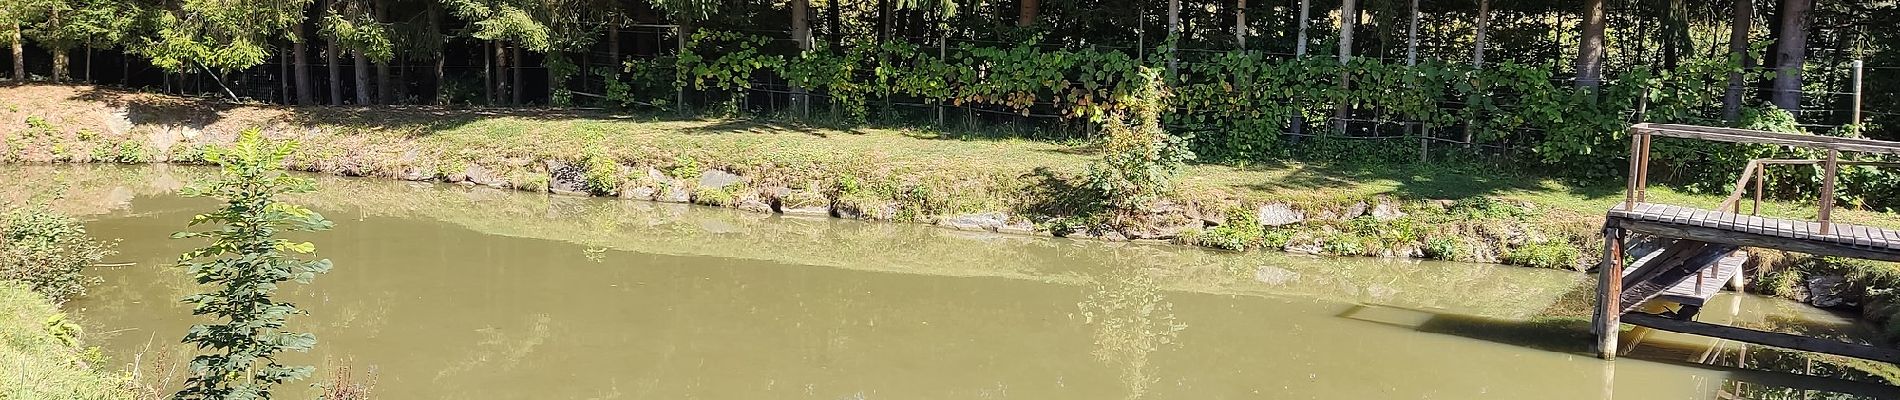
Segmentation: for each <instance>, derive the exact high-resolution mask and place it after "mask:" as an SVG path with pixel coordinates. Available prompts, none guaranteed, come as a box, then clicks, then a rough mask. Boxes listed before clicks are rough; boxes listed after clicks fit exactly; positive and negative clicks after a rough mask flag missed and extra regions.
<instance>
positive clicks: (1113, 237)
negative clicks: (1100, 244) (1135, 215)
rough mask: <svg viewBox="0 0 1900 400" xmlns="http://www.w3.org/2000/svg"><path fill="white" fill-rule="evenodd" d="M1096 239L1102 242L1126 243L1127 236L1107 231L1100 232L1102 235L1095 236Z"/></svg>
mask: <svg viewBox="0 0 1900 400" xmlns="http://www.w3.org/2000/svg"><path fill="white" fill-rule="evenodd" d="M1096 238H1097V239H1102V240H1106V241H1110V242H1126V241H1128V236H1127V235H1123V234H1122V233H1121V232H1116V231H1107V232H1102V234H1101V235H1097V236H1096Z"/></svg>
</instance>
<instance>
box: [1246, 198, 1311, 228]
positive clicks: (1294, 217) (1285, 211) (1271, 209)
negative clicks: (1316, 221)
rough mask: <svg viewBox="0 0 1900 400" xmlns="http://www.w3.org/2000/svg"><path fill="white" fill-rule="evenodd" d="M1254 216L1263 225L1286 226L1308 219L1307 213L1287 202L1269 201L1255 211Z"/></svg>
mask: <svg viewBox="0 0 1900 400" xmlns="http://www.w3.org/2000/svg"><path fill="white" fill-rule="evenodd" d="M1254 218H1255V220H1257V221H1260V225H1262V226H1270V227H1271V226H1285V225H1292V224H1297V223H1300V222H1301V221H1305V220H1306V215H1305V214H1303V213H1300V212H1299V211H1297V210H1294V209H1293V207H1291V206H1287V205H1286V203H1268V204H1265V205H1262V206H1260V209H1259V210H1258V211H1255V212H1254Z"/></svg>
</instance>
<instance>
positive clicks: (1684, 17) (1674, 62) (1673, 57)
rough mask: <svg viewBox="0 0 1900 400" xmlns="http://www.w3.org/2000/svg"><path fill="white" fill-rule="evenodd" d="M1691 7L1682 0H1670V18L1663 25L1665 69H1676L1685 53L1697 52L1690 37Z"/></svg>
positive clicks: (1668, 13)
mask: <svg viewBox="0 0 1900 400" xmlns="http://www.w3.org/2000/svg"><path fill="white" fill-rule="evenodd" d="M1688 13H1689V8H1688V6H1686V5H1684V4H1683V1H1682V0H1669V10H1668V12H1667V13H1666V15H1668V18H1665V19H1664V26H1663V41H1662V45H1663V69H1664V70H1669V71H1674V70H1676V66H1678V65H1681V64H1682V55H1683V54H1695V48H1694V46H1695V42H1694V41H1692V40H1690V37H1689V14H1688Z"/></svg>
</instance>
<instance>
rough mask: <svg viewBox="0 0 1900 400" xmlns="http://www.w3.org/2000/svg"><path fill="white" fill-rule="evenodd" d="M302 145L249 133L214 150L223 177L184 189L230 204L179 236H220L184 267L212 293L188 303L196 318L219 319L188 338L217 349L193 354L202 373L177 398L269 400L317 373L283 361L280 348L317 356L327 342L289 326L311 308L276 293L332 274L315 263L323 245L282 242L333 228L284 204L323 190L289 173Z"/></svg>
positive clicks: (194, 368) (210, 155)
mask: <svg viewBox="0 0 1900 400" xmlns="http://www.w3.org/2000/svg"><path fill="white" fill-rule="evenodd" d="M295 149H296V144H295V143H294V142H273V141H269V140H265V139H264V138H263V137H262V136H261V135H259V134H258V132H257V130H256V129H252V130H248V131H245V132H244V133H243V135H242V136H241V137H240V138H239V139H238V141H237V142H236V143H234V144H232V145H230V146H229V147H223V148H214V149H208V150H207V151H206V153H205V160H206V161H208V162H211V163H215V164H217V165H218V166H219V167H220V168H221V170H220V171H221V174H220V178H219V179H217V180H213V181H209V182H202V183H199V184H195V185H192V186H190V187H187V188H186V189H184V190H183V191H181V193H182V194H184V195H186V196H194V197H214V198H218V199H221V200H223V201H224V205H223V206H222V207H220V208H218V209H217V210H216V211H213V212H210V213H207V214H199V215H197V216H195V217H192V219H191V223H190V225H191V226H205V227H209V228H210V229H208V230H202V231H185V232H179V233H176V234H173V235H172V237H174V238H194V239H209V240H211V244H210V245H208V246H205V247H203V248H200V249H197V250H192V251H191V252H188V253H185V254H184V256H183V257H182V258H181V259H180V260H179V265H181V266H183V267H184V268H185V269H186V270H187V271H189V272H190V273H191V275H192V277H193V278H194V279H195V280H196V281H197V282H198V284H199V285H204V286H206V287H207V289H209V290H207V291H205V292H203V293H198V294H193V295H191V296H187V297H185V299H184V301H185V302H186V303H190V304H191V305H192V314H193V315H209V316H211V317H212V318H214V319H215V320H216V322H213V323H210V324H198V325H192V327H191V329H190V330H189V331H187V332H186V333H185V339H184V341H185V343H190V344H193V345H196V346H197V347H198V349H199V350H205V351H209V352H210V353H209V354H201V355H198V356H197V357H194V358H192V360H191V372H192V375H191V377H190V378H189V379H188V380H187V381H186V382H185V388H184V389H183V390H181V391H179V392H178V393H177V395H176V396H174V397H175V398H178V399H218V400H250V399H268V398H270V397H271V387H272V386H274V385H277V384H279V383H284V382H287V381H291V380H296V379H302V378H304V377H307V376H309V375H310V373H311V370H312V368H311V367H309V366H286V365H282V364H279V363H278V362H277V359H276V355H277V354H278V353H280V352H283V351H286V350H289V351H308V350H310V348H311V346H314V345H316V342H317V338H316V336H315V335H312V334H309V333H300V332H291V331H288V330H286V329H285V320H286V319H287V318H288V317H289V316H290V315H293V314H300V313H302V311H300V310H298V309H297V306H296V305H293V304H291V303H289V302H285V301H281V300H277V299H275V298H273V297H272V295H273V294H275V292H276V291H277V288H278V285H279V284H282V283H284V282H286V281H295V282H298V283H309V282H310V280H311V279H312V278H314V277H316V275H317V274H321V273H324V272H326V271H329V270H330V260H328V259H315V260H313V259H307V258H305V255H307V254H310V253H311V252H313V251H315V250H316V246H314V245H312V244H310V243H309V242H294V241H291V240H288V239H283V238H280V237H277V235H278V233H280V232H286V231H318V230H326V229H329V228H330V227H331V222H330V221H329V220H325V219H324V218H323V216H322V215H318V214H317V213H316V212H314V211H311V210H309V209H306V208H304V207H301V206H297V205H294V204H290V203H285V202H283V201H281V200H279V199H278V198H277V197H278V196H279V195H284V194H292V193H304V192H310V191H312V190H315V182H314V181H311V180H310V179H306V178H299V177H296V176H291V175H289V174H287V173H285V172H284V171H283V170H282V169H281V165H282V164H283V161H284V157H285V156H288V155H290V153H291V152H292V151H294V150H295Z"/></svg>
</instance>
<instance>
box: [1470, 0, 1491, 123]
mask: <svg viewBox="0 0 1900 400" xmlns="http://www.w3.org/2000/svg"><path fill="white" fill-rule="evenodd" d="M1490 29H1491V0H1478V33H1477V37H1476V38H1475V39H1474V40H1473V41H1472V45H1471V67H1472V68H1484V43H1485V39H1486V35H1489V34H1490V33H1491V32H1490ZM1466 100H1470V99H1466ZM1477 132H1478V129H1477V121H1472V120H1466V121H1465V147H1466V148H1469V147H1471V141H1472V139H1474V136H1475V134H1476V133H1477Z"/></svg>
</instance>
